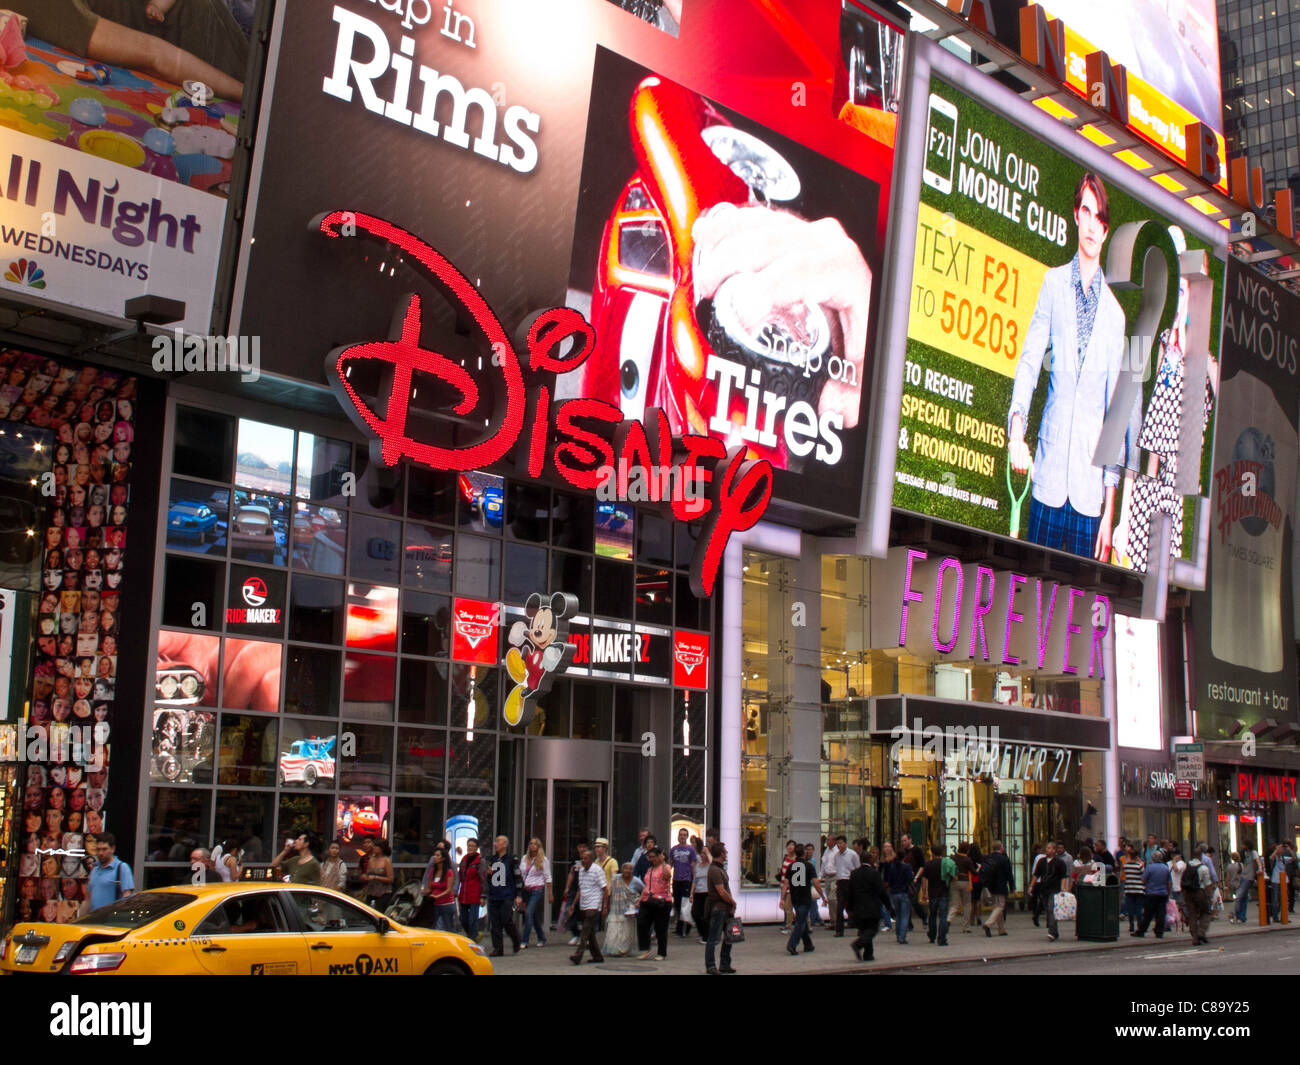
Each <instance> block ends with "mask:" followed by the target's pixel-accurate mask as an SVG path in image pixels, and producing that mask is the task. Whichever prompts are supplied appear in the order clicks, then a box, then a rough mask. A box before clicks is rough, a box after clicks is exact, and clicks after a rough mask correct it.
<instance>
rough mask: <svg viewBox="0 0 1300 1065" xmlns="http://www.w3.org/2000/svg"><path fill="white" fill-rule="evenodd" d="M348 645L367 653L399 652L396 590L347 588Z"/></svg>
mask: <svg viewBox="0 0 1300 1065" xmlns="http://www.w3.org/2000/svg"><path fill="white" fill-rule="evenodd" d="M347 645H348V646H349V647H357V648H361V649H362V650H366V651H396V650H397V589H396V588H388V587H385V586H383V585H379V584H349V585H348V624H347Z"/></svg>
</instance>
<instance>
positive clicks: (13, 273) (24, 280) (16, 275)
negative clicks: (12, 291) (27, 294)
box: [5, 259, 45, 288]
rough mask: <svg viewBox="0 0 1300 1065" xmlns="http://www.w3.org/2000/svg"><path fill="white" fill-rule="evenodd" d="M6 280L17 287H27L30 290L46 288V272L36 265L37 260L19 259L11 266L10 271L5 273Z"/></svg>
mask: <svg viewBox="0 0 1300 1065" xmlns="http://www.w3.org/2000/svg"><path fill="white" fill-rule="evenodd" d="M5 280H6V281H11V282H13V283H14V284H15V285H26V286H27V287H28V288H44V287H45V271H44V270H42V269H41V268H40V267H39V266H38V265H37V264H36V260H35V259H18V260H16V261H14V262H11V263H10V264H9V269H7V270H6V271H5Z"/></svg>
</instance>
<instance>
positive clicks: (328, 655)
mask: <svg viewBox="0 0 1300 1065" xmlns="http://www.w3.org/2000/svg"><path fill="white" fill-rule="evenodd" d="M342 657H343V656H342V655H341V654H339V652H338V651H327V650H324V649H321V648H316V647H295V646H293V645H292V644H291V645H290V646H289V655H288V667H287V668H286V670H285V680H284V709H285V712H286V713H290V714H316V715H318V716H322V717H337V716H338V712H339V667H340V665H341V663H342Z"/></svg>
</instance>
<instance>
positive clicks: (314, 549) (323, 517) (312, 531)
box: [289, 503, 348, 573]
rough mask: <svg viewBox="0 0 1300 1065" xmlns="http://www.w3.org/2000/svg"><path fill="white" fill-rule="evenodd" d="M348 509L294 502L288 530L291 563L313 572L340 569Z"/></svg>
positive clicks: (340, 570) (346, 530)
mask: <svg viewBox="0 0 1300 1065" xmlns="http://www.w3.org/2000/svg"><path fill="white" fill-rule="evenodd" d="M347 535H348V518H347V512H346V511H343V510H339V509H337V508H335V507H318V506H313V505H311V504H309V503H295V504H294V508H293V521H292V523H291V527H290V530H289V536H290V540H291V543H292V550H291V555H292V557H293V564H294V566H295V567H297V568H298V569H306V570H310V571H311V572H313V573H342V572H343V550H344V545H345V544H346V543H347Z"/></svg>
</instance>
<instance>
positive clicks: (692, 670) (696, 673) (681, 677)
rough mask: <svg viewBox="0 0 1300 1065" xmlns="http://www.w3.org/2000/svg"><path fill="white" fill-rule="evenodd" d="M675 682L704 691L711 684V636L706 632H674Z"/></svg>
mask: <svg viewBox="0 0 1300 1065" xmlns="http://www.w3.org/2000/svg"><path fill="white" fill-rule="evenodd" d="M673 683H674V684H676V685H677V687H679V688H696V689H698V690H700V691H704V690H706V689H707V688H708V686H709V637H708V635H707V634H704V633H695V632H675V633H673Z"/></svg>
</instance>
